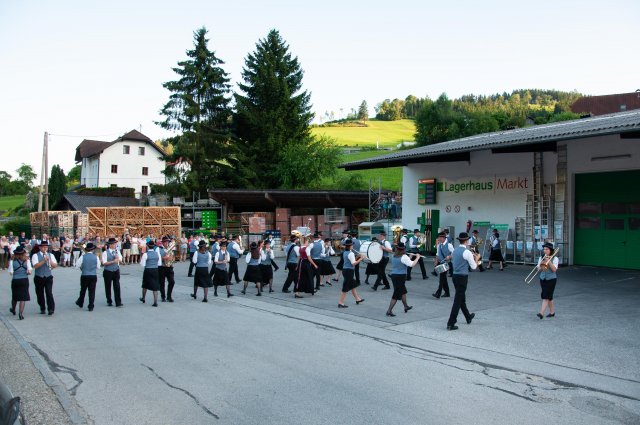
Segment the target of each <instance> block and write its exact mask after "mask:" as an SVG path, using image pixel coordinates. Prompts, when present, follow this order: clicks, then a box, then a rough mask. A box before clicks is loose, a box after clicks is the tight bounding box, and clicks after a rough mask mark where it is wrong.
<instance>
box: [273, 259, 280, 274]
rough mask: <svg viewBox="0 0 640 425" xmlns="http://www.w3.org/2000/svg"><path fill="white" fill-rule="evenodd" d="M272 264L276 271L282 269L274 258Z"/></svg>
mask: <svg viewBox="0 0 640 425" xmlns="http://www.w3.org/2000/svg"><path fill="white" fill-rule="evenodd" d="M271 266H272V267H273V270H274V271H276V272H277V271H278V270H279V269H280V267H278V265H277V264H276V262H275V261H273V260H271Z"/></svg>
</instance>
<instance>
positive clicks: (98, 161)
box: [75, 130, 166, 195]
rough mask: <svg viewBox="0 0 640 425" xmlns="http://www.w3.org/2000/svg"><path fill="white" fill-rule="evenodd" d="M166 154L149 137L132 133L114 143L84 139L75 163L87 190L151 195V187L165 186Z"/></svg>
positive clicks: (135, 131)
mask: <svg viewBox="0 0 640 425" xmlns="http://www.w3.org/2000/svg"><path fill="white" fill-rule="evenodd" d="M165 155H166V154H165V152H164V151H163V150H162V149H161V148H160V147H159V146H158V145H156V144H155V143H153V141H152V140H151V139H150V138H148V137H147V136H145V135H144V134H142V133H140V132H139V131H137V130H131V131H130V132H128V133H126V134H124V135H123V136H121V137H119V138H117V139H116V140H114V141H113V142H102V141H98V140H87V139H85V140H83V141H82V143H80V145H78V147H77V148H76V157H75V160H76V162H77V163H81V165H82V167H81V173H80V184H82V185H84V186H86V187H131V188H134V190H135V192H136V194H142V195H148V194H150V192H151V190H150V187H151V184H165V175H164V174H163V173H162V172H163V171H164V169H165V160H164V157H165Z"/></svg>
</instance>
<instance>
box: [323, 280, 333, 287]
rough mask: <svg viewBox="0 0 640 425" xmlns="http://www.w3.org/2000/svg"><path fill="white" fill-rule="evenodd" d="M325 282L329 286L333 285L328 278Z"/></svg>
mask: <svg viewBox="0 0 640 425" xmlns="http://www.w3.org/2000/svg"><path fill="white" fill-rule="evenodd" d="M325 283H326V284H327V285H329V286H333V285H332V284H331V282H329V281H328V280H327V281H326V282H325Z"/></svg>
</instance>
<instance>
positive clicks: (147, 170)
mask: <svg viewBox="0 0 640 425" xmlns="http://www.w3.org/2000/svg"><path fill="white" fill-rule="evenodd" d="M142 175H143V176H148V175H149V167H142Z"/></svg>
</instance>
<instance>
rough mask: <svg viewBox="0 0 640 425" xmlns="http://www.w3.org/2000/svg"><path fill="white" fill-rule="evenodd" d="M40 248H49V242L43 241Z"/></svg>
mask: <svg viewBox="0 0 640 425" xmlns="http://www.w3.org/2000/svg"><path fill="white" fill-rule="evenodd" d="M39 245H40V246H49V241H42V242H40V243H39Z"/></svg>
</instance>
